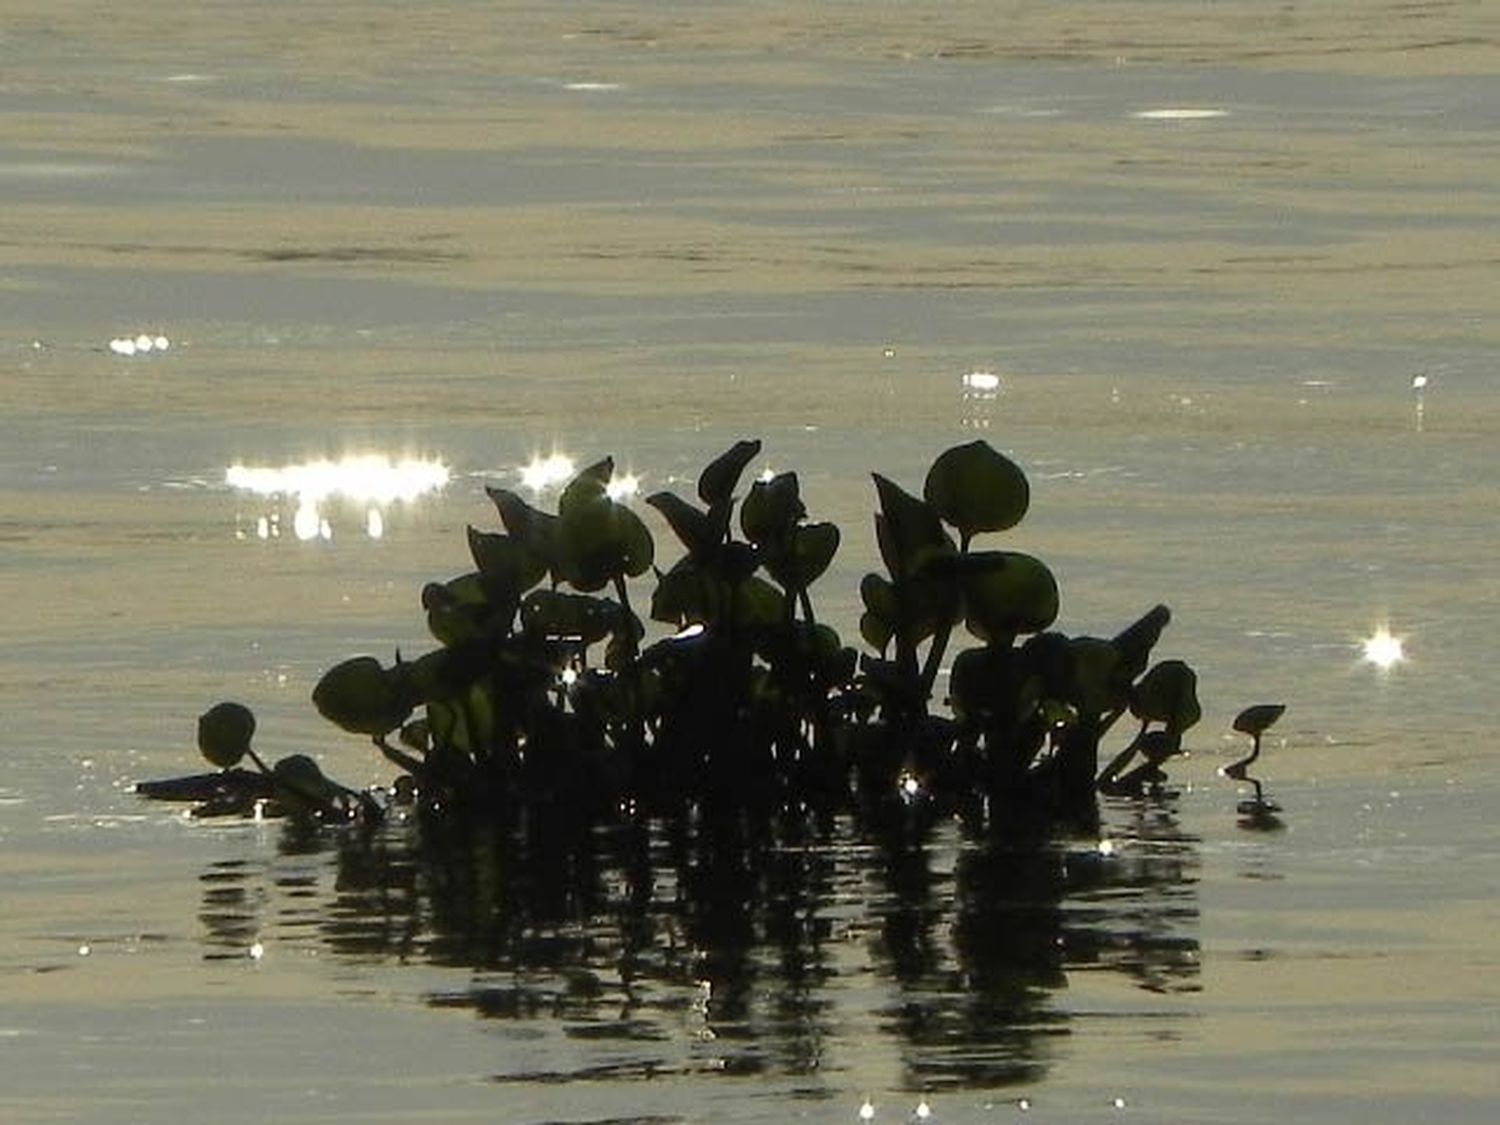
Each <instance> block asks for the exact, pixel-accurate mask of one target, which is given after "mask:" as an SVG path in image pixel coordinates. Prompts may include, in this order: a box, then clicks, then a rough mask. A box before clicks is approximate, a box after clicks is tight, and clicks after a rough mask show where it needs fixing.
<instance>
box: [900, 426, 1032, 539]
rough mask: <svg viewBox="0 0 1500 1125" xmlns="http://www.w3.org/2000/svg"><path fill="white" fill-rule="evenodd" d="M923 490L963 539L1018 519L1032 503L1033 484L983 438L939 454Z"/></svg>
mask: <svg viewBox="0 0 1500 1125" xmlns="http://www.w3.org/2000/svg"><path fill="white" fill-rule="evenodd" d="M922 495H923V496H924V497H925V498H926V500H927V502H928V503H929V504H931V505H932V506H933V507H934V508H935V509H936V510H937V512H938V514H939V515H940V516H942V518H943V519H945V520H946V521H947V522H948V523H949V524H951V525H952V526H953V527H956V528H957V529H958V531H959V534H960V535H962V536H963V539H964V542H965V543H967V542H968V540H969V539H970V538H972V537H973V536H974V535H975V534H976V533H978V532H981V531H1005V530H1006V529H1008V528H1012V527H1014V526H1015V525H1016V524H1018V523H1020V522H1021V519H1022V517H1023V516H1025V515H1026V509H1027V507H1028V506H1029V505H1030V503H1031V486H1030V485H1029V484H1028V483H1027V481H1026V474H1025V473H1023V472H1022V471H1021V468H1020V466H1019V465H1017V464H1016V463H1015V462H1014V461H1012V460H1011V459H1010V458H1009V457H1006V456H1005V455H1004V454H1003V453H999V452H997V451H996V450H995V449H994V448H993V447H991V446H990V444H989V443H988V442H986V441H984V440H982V439H981V440H977V441H971V442H969V443H968V444H967V445H956V446H954V447H953V448H952V449H949V450H947V451H946V452H944V453H942V454H940V455H939V456H938V458H937V460H936V461H934V462H933V463H932V468H931V469H929V470H928V472H927V481H926V484H925V486H924V487H923V489H922Z"/></svg>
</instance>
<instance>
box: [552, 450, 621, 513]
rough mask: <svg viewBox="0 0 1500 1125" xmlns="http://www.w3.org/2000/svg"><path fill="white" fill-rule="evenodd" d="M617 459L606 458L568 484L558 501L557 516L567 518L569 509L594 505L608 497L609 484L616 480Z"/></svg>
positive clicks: (596, 462) (589, 467)
mask: <svg viewBox="0 0 1500 1125" xmlns="http://www.w3.org/2000/svg"><path fill="white" fill-rule="evenodd" d="M614 475H615V459H614V458H613V457H606V458H604V460H602V461H595V462H594V463H593V464H592V465H590V466H588V467H587V468H585V469H582V470H580V471H579V472H578V474H577V475H576V476H575V477H574V478H573V479H572V480H571V481H569V482H568V486H567V487H566V488H564V489H563V492H562V495H561V496H560V497H558V500H557V514H558V516H559V517H563V518H565V517H566V516H567V514H568V509H569V508H571V507H574V506H577V505H579V504H592V503H595V502H597V501H599V500H603V499H605V498H607V496H608V489H609V482H610V481H611V480H613V479H614Z"/></svg>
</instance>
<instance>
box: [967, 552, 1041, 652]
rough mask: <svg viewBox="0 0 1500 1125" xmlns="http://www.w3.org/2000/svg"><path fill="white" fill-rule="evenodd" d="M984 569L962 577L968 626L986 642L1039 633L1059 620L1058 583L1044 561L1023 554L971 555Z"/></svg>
mask: <svg viewBox="0 0 1500 1125" xmlns="http://www.w3.org/2000/svg"><path fill="white" fill-rule="evenodd" d="M969 558H970V559H971V560H973V561H975V562H981V561H982V562H986V563H988V564H989V565H985V566H983V567H972V568H968V573H967V574H966V575H965V577H964V612H965V624H966V625H967V626H968V629H969V632H971V633H973V634H974V635H975V636H976V637H978V638H979V639H980V640H982V641H987V642H989V641H1006V640H1008V639H1010V638H1014V637H1015V636H1017V635H1018V634H1021V633H1039V632H1041V631H1042V630H1043V629H1046V628H1047V627H1048V626H1050V625H1051V624H1052V623H1053V622H1054V621H1056V620H1057V610H1058V592H1057V579H1056V578H1054V577H1053V576H1052V571H1050V570H1048V569H1047V565H1046V564H1045V563H1043V562H1042V561H1041V560H1040V559H1036V558H1033V557H1032V556H1031V555H1025V554H1022V553H1020V552H1019V551H986V552H984V553H983V554H982V555H978V554H976V555H971V556H969Z"/></svg>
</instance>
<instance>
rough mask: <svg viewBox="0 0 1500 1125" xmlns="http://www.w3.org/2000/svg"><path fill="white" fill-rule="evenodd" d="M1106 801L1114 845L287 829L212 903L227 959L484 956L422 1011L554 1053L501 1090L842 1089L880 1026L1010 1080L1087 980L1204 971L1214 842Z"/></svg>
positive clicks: (953, 1084) (209, 892) (938, 826)
mask: <svg viewBox="0 0 1500 1125" xmlns="http://www.w3.org/2000/svg"><path fill="white" fill-rule="evenodd" d="M1103 816H1104V823H1103V830H1104V831H1105V832H1106V833H1107V836H1106V837H1105V838H1106V840H1107V843H1106V844H1105V845H1101V843H1100V838H1099V837H1074V838H1062V837H1059V838H1053V839H1048V840H1023V841H1010V840H1002V839H991V838H973V837H972V834H968V833H966V832H965V831H964V830H963V829H962V828H961V827H960V826H959V825H958V824H957V823H955V822H951V821H947V820H941V821H937V822H935V823H934V822H932V821H931V820H930V818H924V817H923V816H922V815H921V813H920V811H918V812H915V813H914V812H913V810H912V809H910V808H907V807H904V806H901V805H899V804H898V805H893V806H892V808H891V809H890V810H888V811H886V812H882V813H881V814H880V815H878V816H864V817H855V816H841V817H838V818H833V819H829V820H826V821H824V822H821V823H814V822H812V821H811V820H807V821H799V820H793V819H781V820H776V821H772V820H759V821H755V822H751V820H750V819H748V818H746V817H743V816H739V817H727V818H715V817H712V816H709V815H704V816H700V817H698V818H696V819H693V820H690V821H687V822H685V823H682V824H675V825H668V824H666V823H665V822H660V821H651V822H644V821H626V822H623V823H620V824H617V825H613V826H608V827H593V828H590V827H587V826H584V825H582V824H575V823H572V822H571V821H570V820H569V819H568V818H562V817H559V818H557V819H554V820H552V821H550V822H549V821H545V820H543V819H541V818H534V819H531V820H529V821H524V820H518V821H517V822H514V823H511V824H508V825H505V826H503V827H500V826H494V827H489V828H484V829H479V828H475V827H474V826H473V825H468V826H460V825H458V824H455V823H451V822H446V821H441V820H435V819H426V818H424V819H422V820H421V822H420V823H419V822H417V821H412V822H407V823H399V822H395V821H392V822H388V823H386V824H384V825H381V826H377V827H371V828H367V829H364V830H357V829H346V830H329V829H322V828H318V827H317V826H315V825H310V824H305V823H302V824H299V823H297V822H293V821H289V822H287V823H285V824H284V825H283V827H282V829H281V831H282V835H281V838H280V846H279V853H280V854H279V855H278V856H277V857H276V858H274V859H271V860H269V861H268V862H266V863H264V864H256V863H247V862H245V861H239V860H235V861H224V862H220V863H215V864H212V865H210V867H209V868H208V869H207V870H206V871H205V872H204V873H203V875H202V877H201V878H202V886H203V908H202V913H201V920H202V921H203V923H204V925H205V926H206V928H207V933H206V935H205V939H204V940H205V944H206V946H207V952H206V956H208V957H210V958H225V957H245V956H247V952H246V951H247V949H248V948H249V947H250V945H251V943H253V942H257V941H263V942H265V946H266V948H267V950H272V949H275V948H278V947H280V948H281V949H283V950H285V949H287V948H289V947H290V948H293V949H295V948H296V947H297V946H298V945H299V944H301V945H303V946H306V945H308V944H311V945H313V946H315V947H318V948H320V949H322V950H324V951H326V952H331V953H333V954H335V955H336V956H338V957H340V958H342V959H346V960H347V961H349V962H354V963H366V964H369V963H402V964H409V963H426V964H431V965H436V966H444V967H449V968H458V969H465V970H468V971H469V972H470V973H471V974H472V975H471V982H470V984H469V985H468V986H467V987H464V988H462V989H457V990H449V991H437V992H433V993H431V994H429V995H428V996H427V997H426V1001H427V1003H428V1004H430V1005H432V1006H433V1007H435V1008H456V1009H464V1010H468V1011H472V1012H474V1013H475V1014H477V1015H478V1016H480V1017H482V1018H484V1019H489V1020H497V1021H515V1022H516V1023H517V1024H527V1025H532V1026H530V1028H529V1033H534V1034H535V1035H536V1036H539V1037H540V1038H541V1039H542V1040H544V1041H545V1042H546V1043H547V1044H550V1045H551V1046H549V1048H548V1049H547V1050H546V1051H544V1052H543V1053H541V1054H537V1053H534V1052H527V1053H526V1054H525V1057H524V1058H512V1057H510V1056H507V1059H508V1061H510V1062H512V1063H513V1064H514V1065H515V1069H510V1070H501V1071H498V1072H497V1073H495V1074H493V1075H491V1076H490V1077H491V1078H492V1079H493V1080H494V1081H499V1082H521V1083H528V1082H547V1083H552V1082H566V1081H575V1080H584V1079H591V1080H611V1081H623V1080H631V1079H637V1078H648V1077H657V1076H666V1075H673V1074H677V1075H684V1074H696V1075H707V1074H711V1073H725V1074H739V1075H745V1074H758V1075H779V1076H782V1077H785V1078H790V1079H792V1080H793V1081H795V1082H797V1083H798V1084H799V1086H800V1085H802V1084H805V1085H806V1087H807V1089H806V1093H807V1094H808V1095H809V1096H813V1097H817V1096H820V1095H823V1096H831V1095H832V1094H833V1092H834V1091H832V1090H830V1089H825V1087H824V1084H823V1083H824V1080H823V1079H822V1078H820V1077H819V1072H820V1071H828V1070H833V1071H837V1070H838V1069H839V1067H840V1065H841V1062H842V1060H844V1058H845V1056H846V1055H847V1053H848V1052H847V1049H846V1048H847V1047H848V1046H850V1045H853V1044H856V1043H859V1044H867V1043H868V1042H869V1041H870V1037H871V1036H872V1035H874V1036H879V1037H881V1038H882V1039H884V1040H885V1041H886V1042H887V1044H888V1046H889V1047H890V1048H891V1049H892V1050H893V1051H894V1052H895V1053H896V1054H897V1056H898V1057H899V1058H900V1060H901V1068H902V1077H901V1080H900V1081H901V1082H902V1084H903V1086H904V1088H905V1089H908V1090H911V1091H918V1092H923V1093H927V1094H931V1093H936V1092H942V1091H944V1090H949V1091H951V1090H955V1089H981V1088H994V1087H1004V1086H1012V1085H1016V1084H1021V1083H1029V1082H1034V1081H1037V1080H1039V1079H1040V1078H1041V1077H1043V1076H1044V1075H1045V1073H1046V1072H1047V1070H1048V1068H1049V1065H1050V1063H1051V1061H1052V1059H1053V1057H1054V1054H1055V1053H1056V1051H1057V1049H1058V1046H1059V1044H1060V1041H1061V1040H1062V1039H1064V1038H1065V1037H1067V1036H1068V1035H1070V1034H1075V1033H1078V1032H1079V1031H1081V1030H1084V1029H1083V1028H1080V1027H1079V1026H1078V1023H1079V1020H1080V1018H1081V1016H1080V1013H1078V1012H1075V1011H1070V1010H1069V1009H1068V1008H1067V1006H1066V1005H1064V1004H1062V1003H1060V997H1059V994H1058V991H1057V990H1059V989H1061V988H1062V987H1063V986H1064V985H1065V984H1066V983H1067V982H1068V979H1069V977H1070V976H1076V975H1077V974H1082V973H1093V972H1107V973H1118V974H1123V975H1124V976H1125V977H1127V978H1129V979H1130V980H1131V981H1132V982H1134V983H1135V984H1136V985H1137V986H1138V987H1139V988H1141V989H1142V990H1146V991H1148V992H1150V993H1155V994H1180V993H1185V992H1190V991H1195V990H1196V989H1197V987H1198V983H1197V982H1198V957H1197V953H1198V942H1197V938H1196V928H1197V918H1198V906H1197V897H1196V879H1197V874H1196V872H1197V865H1198V858H1197V846H1196V841H1195V840H1194V839H1193V838H1191V837H1189V836H1186V835H1184V833H1183V832H1182V830H1181V829H1180V827H1179V825H1178V823H1177V820H1176V817H1175V815H1174V814H1173V812H1172V810H1171V807H1170V805H1169V804H1166V803H1163V802H1161V801H1160V800H1157V799H1131V800H1126V799H1110V800H1108V801H1106V802H1105V805H1104V809H1103ZM1150 1006H1151V1007H1153V1009H1154V1008H1155V1007H1156V1006H1157V1002H1154V1001H1153V1002H1151V1005H1150ZM538 1059H542V1060H545V1063H544V1065H542V1066H536V1065H528V1062H527V1060H530V1063H535V1062H536V1060H538ZM831 1080H832V1079H831V1076H830V1078H829V1081H831Z"/></svg>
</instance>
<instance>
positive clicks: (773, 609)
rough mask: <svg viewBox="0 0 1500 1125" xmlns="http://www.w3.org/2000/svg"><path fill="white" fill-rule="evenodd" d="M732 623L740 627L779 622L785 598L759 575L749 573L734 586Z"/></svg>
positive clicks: (769, 626)
mask: <svg viewBox="0 0 1500 1125" xmlns="http://www.w3.org/2000/svg"><path fill="white" fill-rule="evenodd" d="M732 604H733V605H734V623H735V624H736V625H738V626H741V627H747V626H764V627H766V628H774V627H776V626H778V625H780V624H781V621H782V615H783V614H784V612H785V609H786V598H785V596H784V595H783V594H782V592H781V591H780V590H778V589H777V588H776V587H775V586H772V585H771V584H770V583H769V582H767V581H766V580H765V579H764V578H761V577H760V576H759V575H751V576H750V577H749V578H746V579H745V580H744V581H742V582H740V583H739V585H737V586H736V587H735V588H734V594H733V603H732Z"/></svg>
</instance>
